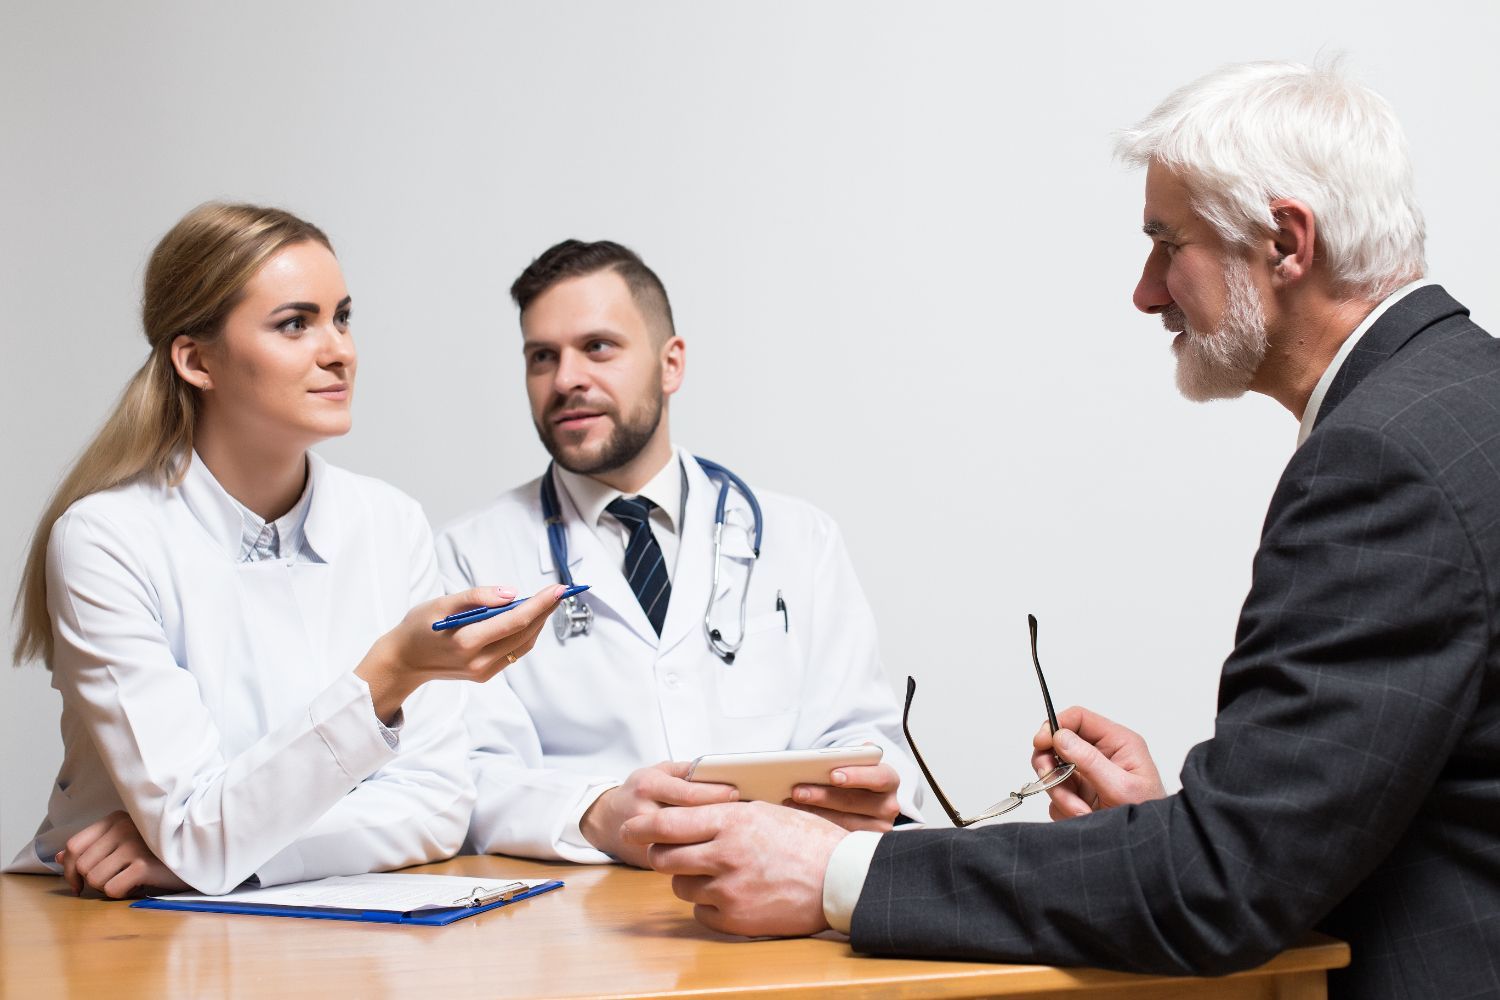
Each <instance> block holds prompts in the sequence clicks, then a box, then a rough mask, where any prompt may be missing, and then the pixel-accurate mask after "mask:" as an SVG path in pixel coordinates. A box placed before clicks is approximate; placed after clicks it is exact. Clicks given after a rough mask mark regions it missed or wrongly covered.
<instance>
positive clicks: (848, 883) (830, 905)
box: [823, 830, 881, 934]
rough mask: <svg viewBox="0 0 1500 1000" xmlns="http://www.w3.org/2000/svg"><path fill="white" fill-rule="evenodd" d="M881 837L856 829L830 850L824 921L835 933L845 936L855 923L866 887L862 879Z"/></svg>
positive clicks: (868, 869)
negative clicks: (857, 910)
mask: <svg viewBox="0 0 1500 1000" xmlns="http://www.w3.org/2000/svg"><path fill="white" fill-rule="evenodd" d="M880 838H881V834H878V833H876V832H875V831H873V830H856V831H855V832H853V833H851V834H849V835H848V836H847V837H845V838H844V839H843V840H841V841H839V843H838V846H837V847H835V848H834V849H833V854H832V855H830V856H829V858H828V870H827V871H826V872H825V873H824V874H823V919H824V920H827V921H828V926H829V927H832V928H833V929H834V930H836V931H840V932H841V933H844V934H848V933H849V927H850V925H851V924H853V922H854V907H855V905H856V904H857V903H858V902H859V894H860V893H861V892H862V891H864V888H865V876H866V875H868V874H869V873H870V862H871V861H872V860H874V858H875V848H876V847H878V846H880Z"/></svg>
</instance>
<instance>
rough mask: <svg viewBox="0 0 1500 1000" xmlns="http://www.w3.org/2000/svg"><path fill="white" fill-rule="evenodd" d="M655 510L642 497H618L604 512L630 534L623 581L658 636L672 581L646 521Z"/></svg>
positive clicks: (665, 618) (670, 595)
mask: <svg viewBox="0 0 1500 1000" xmlns="http://www.w3.org/2000/svg"><path fill="white" fill-rule="evenodd" d="M655 506H656V504H654V503H652V502H651V501H650V500H647V499H646V498H645V497H618V498H616V499H615V500H613V501H612V502H611V503H610V505H609V506H608V507H606V508H604V509H605V510H607V511H609V512H610V513H611V514H613V515H614V517H615V519H616V520H617V521H619V522H620V523H621V524H623V525H624V526H625V527H626V528H628V529H629V530H630V541H629V542H628V543H627V544H626V545H625V566H624V569H625V579H626V581H627V582H628V583H629V584H630V589H631V591H633V592H634V593H635V599H636V600H638V601H640V602H641V608H642V610H644V611H645V612H646V617H647V618H648V619H650V621H651V627H652V628H654V629H656V634H657V635H658V636H659V635H661V627H662V623H663V622H665V621H666V620H667V603H668V602H669V601H671V599H672V581H671V580H670V579H669V578H668V577H667V562H666V560H665V559H664V558H662V553H661V546H660V545H658V544H657V543H656V536H655V535H653V534H651V525H650V522H649V520H648V519H649V517H650V515H651V508H653V507H655Z"/></svg>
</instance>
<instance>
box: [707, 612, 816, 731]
mask: <svg viewBox="0 0 1500 1000" xmlns="http://www.w3.org/2000/svg"><path fill="white" fill-rule="evenodd" d="M714 674H715V676H716V677H717V678H718V687H719V711H720V712H722V713H723V714H724V717H725V718H728V719H745V718H752V717H756V716H765V715H779V714H782V713H785V712H790V711H792V710H793V709H794V708H795V707H796V704H797V695H798V692H799V691H800V690H801V689H802V671H801V657H800V655H799V654H798V651H797V646H796V644H795V643H794V642H793V641H792V638H791V636H790V635H788V634H787V632H786V620H785V619H784V618H783V617H782V613H781V612H780V611H773V612H770V613H768V614H763V615H756V616H755V617H753V618H750V619H749V620H748V621H746V622H745V641H744V642H743V643H742V644H741V646H740V650H739V652H738V653H736V654H735V657H734V662H733V663H727V664H722V666H720V667H719V669H717V670H715V671H714Z"/></svg>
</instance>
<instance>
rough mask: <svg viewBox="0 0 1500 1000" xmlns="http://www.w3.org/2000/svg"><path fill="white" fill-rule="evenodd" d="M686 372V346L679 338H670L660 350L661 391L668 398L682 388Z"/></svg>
mask: <svg viewBox="0 0 1500 1000" xmlns="http://www.w3.org/2000/svg"><path fill="white" fill-rule="evenodd" d="M686 371H687V344H685V343H684V342H683V340H682V338H681V337H671V338H669V339H668V340H667V342H666V343H665V344H663V345H662V349H661V391H662V393H663V395H667V396H670V395H672V393H674V392H676V391H677V390H678V389H680V388H682V376H683V375H684V374H685V373H686Z"/></svg>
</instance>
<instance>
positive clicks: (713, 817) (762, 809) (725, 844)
mask: <svg viewBox="0 0 1500 1000" xmlns="http://www.w3.org/2000/svg"><path fill="white" fill-rule="evenodd" d="M622 832H623V835H624V837H625V839H626V840H627V841H629V842H631V843H634V844H639V845H642V846H644V845H648V844H649V845H650V849H649V851H648V855H649V858H650V862H651V867H652V868H655V869H656V870H657V871H659V872H666V873H667V874H670V875H671V876H672V891H673V892H675V893H676V894H677V896H678V898H679V899H684V900H686V901H687V902H689V903H692V904H693V916H695V917H697V918H698V921H699V922H700V923H702V924H703V925H704V926H706V927H708V928H710V929H712V930H716V931H722V932H724V933H726V934H745V935H749V936H753V937H758V936H762V935H777V936H783V937H790V936H793V935H802V934H816V933H818V932H819V931H825V930H827V929H828V921H827V920H825V919H824V917H823V876H824V873H826V872H827V870H828V859H829V858H830V857H831V856H832V854H833V849H834V848H835V847H837V846H838V844H839V841H841V840H843V839H844V838H845V837H846V836H848V832H847V831H845V830H843V829H841V828H840V827H838V826H835V825H834V824H832V823H830V822H828V821H827V820H825V819H820V818H819V817H817V816H814V815H810V814H809V813H807V812H802V811H799V810H796V809H787V808H784V807H782V806H773V805H770V804H769V803H765V802H734V803H729V804H726V805H715V806H703V807H701V808H698V809H661V810H658V811H656V812H654V813H649V814H647V815H644V816H637V817H636V818H635V819H632V820H630V821H629V822H628V823H626V824H625V829H624V830H623V831H622Z"/></svg>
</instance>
